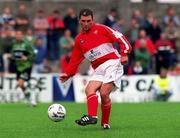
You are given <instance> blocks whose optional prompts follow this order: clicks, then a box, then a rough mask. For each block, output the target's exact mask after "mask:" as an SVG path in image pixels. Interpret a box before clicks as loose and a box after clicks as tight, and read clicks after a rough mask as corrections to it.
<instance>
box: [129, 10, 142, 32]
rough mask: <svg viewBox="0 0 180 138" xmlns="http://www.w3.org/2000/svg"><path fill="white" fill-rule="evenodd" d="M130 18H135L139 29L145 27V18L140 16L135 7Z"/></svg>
mask: <svg viewBox="0 0 180 138" xmlns="http://www.w3.org/2000/svg"><path fill="white" fill-rule="evenodd" d="M132 19H135V20H136V21H137V23H138V24H139V27H140V28H141V29H145V19H144V18H143V17H142V15H141V12H140V10H138V9H136V10H134V11H133V13H132Z"/></svg>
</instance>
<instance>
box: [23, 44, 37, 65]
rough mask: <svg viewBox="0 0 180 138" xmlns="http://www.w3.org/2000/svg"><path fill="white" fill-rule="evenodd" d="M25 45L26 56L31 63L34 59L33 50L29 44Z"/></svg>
mask: <svg viewBox="0 0 180 138" xmlns="http://www.w3.org/2000/svg"><path fill="white" fill-rule="evenodd" d="M25 43H26V50H27V52H28V55H27V56H28V60H30V61H33V60H34V59H35V57H36V54H35V50H34V48H33V46H32V44H31V43H30V42H28V41H25Z"/></svg>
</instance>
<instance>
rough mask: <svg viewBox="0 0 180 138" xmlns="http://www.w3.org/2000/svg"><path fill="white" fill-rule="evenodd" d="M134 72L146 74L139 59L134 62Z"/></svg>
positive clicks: (135, 73)
mask: <svg viewBox="0 0 180 138" xmlns="http://www.w3.org/2000/svg"><path fill="white" fill-rule="evenodd" d="M132 74H134V75H140V74H144V71H143V67H142V65H141V62H139V61H135V62H134V66H133V68H132Z"/></svg>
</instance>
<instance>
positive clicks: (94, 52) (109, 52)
mask: <svg viewBox="0 0 180 138" xmlns="http://www.w3.org/2000/svg"><path fill="white" fill-rule="evenodd" d="M114 42H116V43H118V44H119V46H120V54H119V52H118V51H117V50H116V48H115V47H114V46H113V43H114ZM131 49H132V48H131V45H130V44H129V42H128V41H127V39H126V38H125V36H124V35H123V34H121V33H119V32H118V31H115V30H113V29H111V28H109V27H107V26H105V25H101V24H93V26H92V28H91V30H90V31H89V32H88V33H84V32H82V31H81V32H80V33H79V35H78V36H77V37H76V39H75V45H74V46H73V50H72V55H71V59H70V62H69V64H68V67H67V69H66V72H65V73H66V74H67V75H68V76H73V75H74V74H75V73H76V71H77V69H78V66H79V64H80V63H81V61H82V60H83V59H84V58H86V59H87V60H89V61H90V62H91V65H92V67H93V68H94V69H95V68H97V67H98V66H99V65H100V64H102V63H104V62H105V61H107V60H110V59H118V58H120V56H125V55H128V54H129V53H130V52H131Z"/></svg>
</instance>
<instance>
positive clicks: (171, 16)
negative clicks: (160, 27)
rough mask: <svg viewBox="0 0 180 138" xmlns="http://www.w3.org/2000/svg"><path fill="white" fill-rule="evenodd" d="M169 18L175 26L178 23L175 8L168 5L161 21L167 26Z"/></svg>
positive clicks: (179, 23) (179, 22)
mask: <svg viewBox="0 0 180 138" xmlns="http://www.w3.org/2000/svg"><path fill="white" fill-rule="evenodd" d="M170 20H172V22H173V23H174V24H175V26H179V25H180V20H179V17H178V16H177V15H176V13H175V10H174V8H173V7H169V8H168V9H167V13H166V15H165V16H164V17H163V23H164V25H165V26H167V25H168V24H169V23H170Z"/></svg>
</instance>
